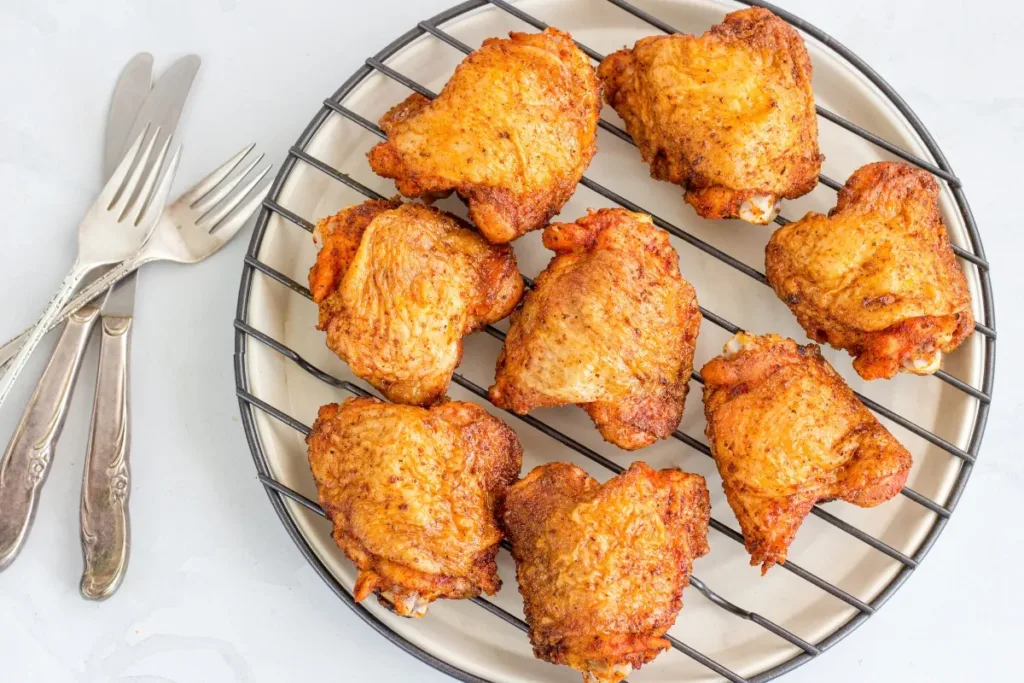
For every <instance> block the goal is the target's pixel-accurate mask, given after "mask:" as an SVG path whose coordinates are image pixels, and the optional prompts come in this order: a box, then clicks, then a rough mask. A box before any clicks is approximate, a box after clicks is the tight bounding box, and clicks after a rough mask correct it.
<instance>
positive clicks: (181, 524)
mask: <svg viewBox="0 0 1024 683" xmlns="http://www.w3.org/2000/svg"><path fill="white" fill-rule="evenodd" d="M779 1H780V2H781V4H782V5H783V6H784V7H786V8H787V9H789V10H791V11H794V12H795V13H796V14H798V15H801V16H803V17H804V18H806V19H808V20H809V21H811V22H812V23H814V24H816V25H818V26H819V27H821V28H822V29H824V30H825V31H827V32H829V33H831V34H832V35H833V36H835V37H836V38H837V39H839V40H840V41H842V42H843V43H845V44H846V45H847V46H849V47H850V48H852V49H853V50H854V51H855V52H856V53H858V54H859V55H860V56H861V57H863V58H864V59H865V60H866V61H867V62H868V63H869V64H871V65H872V66H873V67H874V68H876V69H877V70H878V71H879V72H880V73H881V74H882V75H883V76H884V77H885V78H886V79H887V80H888V81H889V82H890V83H891V84H892V85H893V86H894V87H895V88H896V90H897V91H899V92H900V93H901V94H902V95H903V96H904V98H905V99H906V100H907V101H908V102H909V103H910V105H911V106H912V107H913V108H914V110H915V111H916V112H917V113H918V115H919V116H920V117H921V119H922V120H923V121H924V122H925V124H926V125H927V126H928V128H929V129H930V130H931V132H932V133H933V135H934V136H935V137H936V139H937V140H938V141H939V143H940V145H941V146H942V148H943V149H944V151H945V152H946V155H947V157H948V158H949V159H950V162H951V163H952V165H953V167H954V169H955V170H956V172H957V174H958V175H959V176H960V178H961V179H963V181H964V185H965V188H966V191H967V195H968V197H969V199H970V201H971V206H972V208H973V209H974V213H975V215H976V217H977V219H978V224H979V225H980V228H981V231H982V234H983V236H984V240H985V246H986V248H987V250H988V255H989V259H990V261H991V262H992V273H993V275H992V277H993V283H994V289H995V294H996V299H997V301H998V303H999V305H1000V308H999V313H1000V320H999V335H1000V336H999V339H1000V344H999V346H1000V348H1001V349H1002V353H1001V354H1000V358H999V363H998V380H997V387H996V389H997V391H996V400H995V401H994V406H993V410H992V412H991V417H990V419H989V426H988V431H987V435H986V438H985V442H984V446H983V449H982V452H981V457H980V459H979V462H978V466H977V467H976V468H975V471H974V474H973V477H972V479H971V481H970V484H969V486H968V487H967V490H966V492H965V494H964V495H963V498H962V500H961V501H960V505H959V508H958V510H957V512H956V514H955V515H954V516H953V518H952V521H951V522H950V523H949V525H948V527H947V529H946V531H945V532H944V534H943V535H942V538H941V539H940V540H939V542H938V543H937V545H936V546H935V547H934V549H933V550H932V552H931V554H930V555H929V556H928V558H927V560H926V561H925V562H924V564H923V565H922V566H921V568H920V569H919V570H918V571H917V572H916V573H915V574H914V576H913V577H911V579H910V580H909V581H908V582H907V584H906V585H905V586H904V587H903V588H902V589H900V590H899V591H898V592H897V593H896V595H895V596H894V597H893V598H892V599H891V600H890V601H889V603H888V604H887V605H885V607H884V608H883V609H882V610H881V611H880V612H879V613H878V614H877V615H876V616H875V617H873V618H872V619H870V620H869V621H868V622H867V623H866V624H865V625H864V626H862V627H861V628H860V629H859V630H858V631H856V632H855V633H854V634H853V635H852V636H850V637H849V638H848V639H847V640H845V641H844V642H842V643H841V644H839V645H838V646H836V647H835V648H834V649H833V650H832V651H830V652H828V653H826V654H825V655H824V656H822V657H820V658H819V659H817V660H815V661H813V662H811V663H809V664H807V665H806V666H804V667H802V668H800V669H798V670H797V671H796V672H794V673H793V674H791V675H789V676H788V677H786V679H785V680H787V681H793V682H794V683H796V682H800V681H821V680H828V681H834V682H837V683H838V682H841V681H850V682H854V681H856V682H858V683H859V682H860V681H866V680H868V681H873V680H914V681H918V680H920V681H925V680H927V681H962V680H997V679H1002V680H1006V679H1008V678H1012V677H1013V675H1012V674H1010V672H1011V671H1014V670H1017V669H1018V667H1019V660H1018V659H1017V654H1015V653H1016V648H1017V647H1019V642H1018V641H1019V639H1020V638H1019V636H1020V634H1021V627H1020V614H1021V611H1022V609H1024V591H1022V590H1021V588H1020V582H1019V580H1018V578H1017V574H1018V568H1019V566H1020V565H1021V563H1022V561H1024V550H1022V548H1024V534H1022V531H1021V529H1022V525H1021V523H1020V521H1019V520H1018V518H1017V512H1019V510H1017V509H1016V506H1017V505H1018V504H1020V502H1021V501H1022V500H1024V459H1022V458H1021V456H1020V450H1019V449H1020V444H1021V441H1022V438H1021V436H1020V433H1019V432H1018V430H1019V429H1020V428H1021V420H1020V418H1019V413H1018V411H1019V410H1021V409H1022V407H1024V406H1022V403H1024V401H1022V396H1024V395H1022V393H1021V392H1020V391H1019V389H1018V386H1019V383H1021V382H1024V362H1022V360H1021V357H1020V356H1016V354H1015V353H1011V350H1012V349H1013V348H1014V347H1015V345H1016V344H1017V343H1020V342H1021V341H1022V337H1021V334H1020V333H1021V328H1022V325H1021V321H1020V320H1019V319H1016V318H1015V315H1014V312H1015V310H1016V306H1017V305H1018V304H1019V302H1020V301H1021V298H1024V278H1022V277H1021V272H1022V270H1024V266H1022V265H1020V264H1019V263H1018V261H1017V259H1019V258H1020V256H1021V255H1022V253H1024V249H1022V247H1024V237H1022V235H1024V230H1022V229H1021V228H1020V226H1019V225H1018V224H1017V222H1018V221H1019V216H1018V215H1017V211H1016V210H1014V209H1013V208H1012V207H1013V206H1015V204H1014V202H1015V201H1016V200H1017V199H1019V197H1017V192H1019V189H1018V188H1016V187H1015V186H1016V183H1017V182H1018V173H1019V167H1020V160H1021V158H1022V157H1024V143H1022V141H1024V80H1022V79H1021V78H1020V74H1019V65H1020V64H1021V63H1022V62H1024V50H1022V47H1021V45H1022V43H1021V39H1020V36H1019V29H1020V27H1021V26H1022V25H1024V6H1022V5H1020V4H1018V3H1015V2H1010V1H1009V0H1003V1H1002V2H999V1H998V0H997V1H996V2H992V3H989V5H988V6H986V7H985V8H984V9H981V8H980V7H979V6H974V8H973V9H968V5H967V4H966V3H963V2H959V1H955V0H904V1H903V2H899V3H893V2H888V1H887V0H861V1H860V2H843V3H839V2H828V3H824V2H820V1H816V0H779ZM452 2H454V0H373V2H372V7H373V10H372V12H370V11H367V10H366V9H363V8H365V7H367V6H368V4H369V3H356V2H348V1H345V0H342V1H338V2H322V1H319V0H291V1H290V2H269V0H268V1H265V2H256V1H254V0H219V1H217V2H213V1H212V0H179V1H178V2H157V1H155V0H147V1H145V2H142V1H132V0H104V1H99V0H97V1H94V2H67V1H64V2H58V1H55V0H0V64H3V65H4V66H3V68H2V69H0V92H3V93H4V96H3V105H2V107H0V205H2V206H3V207H4V208H5V210H6V211H7V213H6V215H5V216H6V217H5V218H4V219H3V220H2V221H0V236H2V239H3V248H2V249H0V288H2V289H0V291H2V292H3V294H2V299H0V301H2V316H0V336H5V337H6V336H8V335H10V334H12V333H14V332H16V331H17V330H19V329H21V327H22V326H23V325H24V324H25V323H26V321H28V320H30V318H31V317H32V316H33V315H34V314H35V313H36V312H37V311H38V310H40V309H41V308H42V306H43V304H44V303H45V301H46V297H47V296H48V295H49V294H50V293H51V292H52V291H53V290H54V288H55V287H56V285H57V283H58V281H59V278H60V276H61V275H62V274H63V272H64V269H65V268H66V266H67V264H68V262H69V259H70V253H71V250H72V247H73V244H74V242H73V226H74V225H77V219H78V218H79V217H80V215H81V214H82V212H83V211H84V209H85V208H86V207H87V206H88V204H89V203H90V201H91V198H92V196H93V193H94V192H95V191H96V190H97V188H98V182H99V166H100V158H101V153H102V152H101V149H102V142H101V140H102V130H103V125H104V121H105V117H106V110H107V105H108V102H109V97H110V92H111V89H112V87H113V82H114V78H115V77H116V75H117V74H118V72H119V70H120V69H121V67H122V66H123V64H124V63H125V61H126V60H127V59H128V58H129V57H130V56H131V55H132V54H134V53H136V52H139V51H143V50H148V51H150V52H152V53H153V54H154V55H155V56H156V57H157V62H158V68H159V67H162V66H166V64H167V63H169V61H170V59H172V58H173V57H176V56H179V55H181V54H183V53H185V52H197V53H199V54H200V55H202V57H203V59H204V66H203V69H202V71H201V73H200V75H199V79H198V81H197V84H196V87H195V89H194V90H193V93H192V99H191V101H190V104H189V108H188V110H187V111H186V115H185V117H184V118H183V122H182V126H181V128H180V129H179V133H180V137H181V139H183V140H184V142H185V145H186V154H185V157H184V162H183V164H182V169H181V172H180V173H179V179H178V185H179V186H180V187H185V186H186V185H187V184H188V183H190V182H192V181H194V180H195V179H197V178H198V177H199V176H200V175H202V172H203V171H204V170H205V169H208V168H211V167H212V166H214V165H215V163H216V162H218V161H220V160H221V159H223V158H225V157H226V156H227V155H228V154H230V153H232V152H234V151H235V150H236V149H237V148H240V147H241V146H242V145H243V144H245V143H247V142H250V141H255V142H258V143H259V145H260V147H261V148H262V149H263V150H265V151H267V152H268V154H269V156H270V157H271V158H273V159H274V160H275V161H279V160H280V159H282V158H283V156H284V153H285V151H286V150H287V148H288V146H289V145H290V144H291V143H292V142H293V141H294V139H295V138H296V137H297V136H298V133H299V131H300V130H301V129H302V128H303V127H304V126H305V125H306V123H307V121H308V120H309V118H310V116H311V114H312V112H313V111H314V110H315V109H316V108H317V107H318V106H319V103H320V102H321V100H322V99H323V98H324V97H325V96H326V95H328V94H329V93H331V92H333V91H334V89H335V88H336V87H337V85H338V84H339V83H340V81H341V80H342V79H343V78H345V77H347V76H348V74H349V73H351V72H352V71H353V70H354V69H355V68H356V67H357V66H358V65H359V64H360V63H361V62H362V60H363V58H364V57H365V56H366V55H368V54H370V53H372V52H375V51H376V50H378V49H379V48H380V47H382V46H383V45H384V44H386V43H387V42H389V41H390V40H391V39H392V38H393V37H394V36H396V35H398V33H400V32H401V31H404V30H406V29H407V28H409V27H411V26H412V25H413V24H414V23H415V21H417V20H419V19H421V18H426V17H427V16H430V15H431V14H433V13H435V12H437V11H439V10H441V9H443V8H444V7H446V6H448V5H450V4H452ZM353 6H354V7H355V8H356V9H353ZM1007 206H1010V207H1011V209H1009V210H1007V208H1006V207H1007ZM247 242H248V235H243V236H242V237H241V238H240V239H238V240H237V241H236V242H235V243H234V244H232V245H229V246H228V247H227V248H226V249H225V250H224V253H222V254H220V255H218V256H217V257H216V258H214V259H212V260H211V261H209V262H207V263H204V264H202V265H200V266H197V267H194V268H191V269H190V270H189V271H188V272H187V273H186V272H185V271H183V270H181V269H179V268H176V267H172V266H166V267H165V266H154V267H152V268H147V269H146V270H145V272H144V273H143V274H142V276H141V278H140V280H139V300H138V303H139V308H138V311H137V316H136V319H137V325H136V328H135V329H136V332H135V342H134V343H135V354H134V377H133V385H132V387H133V392H134V395H133V410H134V417H133V429H134V436H133V443H134V448H133V454H132V467H133V473H134V489H133V493H132V526H133V538H134V548H133V552H132V558H131V565H130V568H129V572H128V576H127V579H126V580H125V583H124V585H123V587H122V588H121V590H120V592H118V593H117V595H116V596H115V597H113V598H112V599H111V600H109V601H107V602H105V603H101V604H95V603H90V602H86V601H84V600H82V599H81V598H80V597H79V595H78V578H79V574H80V570H81V558H80V550H79V539H78V501H79V487H80V480H81V468H82V461H83V453H84V447H85V441H86V431H87V427H88V414H89V406H90V404H91V399H92V392H91V391H90V390H89V387H90V384H91V382H92V379H91V378H92V377H93V376H94V369H95V349H93V350H92V354H91V355H90V357H89V359H88V361H87V364H86V366H85V368H84V370H83V377H85V378H87V379H85V381H84V383H83V385H82V387H81V388H80V390H79V391H78V393H77V395H76V396H75V399H74V404H73V406H72V411H71V416H70V418H69V420H68V424H67V426H66V427H65V430H64V435H63V438H62V440H61V442H60V446H59V449H58V453H57V456H56V460H55V463H54V466H53V468H52V471H51V474H50V478H49V481H48V482H47V484H46V487H45V490H44V492H43V500H42V504H41V506H40V508H39V513H38V517H37V520H36V523H35V527H34V529H33V532H32V534H31V537H30V539H29V541H28V543H27V547H26V548H25V550H24V552H23V553H22V555H21V556H20V557H19V558H18V560H17V561H16V562H15V563H14V564H13V565H12V566H11V567H10V568H9V569H8V570H7V571H5V572H3V573H2V574H0V672H2V673H0V679H2V680H4V681H17V682H22V681H26V682H27V681H40V682H42V681H45V682H46V683H58V682H61V681H109V680H132V681H177V682H193V681H194V682H206V681H218V682H220V681H282V680H283V681H307V680H308V681H312V680H362V681H399V680H404V681H408V680H413V681H443V680H447V679H446V678H445V677H444V676H442V675H441V674H438V673H436V672H434V671H433V670H431V669H429V668H427V667H426V666H425V665H423V664H420V663H419V662H417V661H416V660H414V659H413V658H412V657H410V656H408V655H405V654H403V653H402V652H400V651H399V650H397V649H396V648H394V647H393V646H392V645H390V644H389V643H388V642H387V641H386V640H385V639H383V638H382V637H380V636H378V635H377V634H375V633H373V632H372V631H371V630H370V629H369V628H367V627H366V626H365V625H364V624H363V623H362V622H361V621H360V620H359V619H358V618H357V617H356V616H355V615H354V614H352V613H350V612H349V611H348V609H346V608H345V607H344V606H343V605H342V604H341V603H340V602H338V601H337V600H336V599H335V598H334V597H333V595H332V594H331V593H330V592H329V590H328V589H327V587H326V586H325V585H324V584H323V583H322V582H321V581H320V579H319V578H318V577H317V576H316V575H315V574H314V572H313V570H312V569H310V568H309V567H308V566H307V565H306V563H305V561H304V560H303V559H302V557H301V556H300V555H299V553H298V552H297V551H296V549H295V547H294V546H293V544H292V542H291V541H290V540H289V539H288V537H287V536H286V534H285V532H284V530H283V528H282V527H281V525H280V524H279V523H278V520H277V518H276V516H275V515H274V513H273V511H272V509H271V507H270V506H269V505H268V504H267V500H266V497H265V495H264V493H263V490H262V487H261V486H260V485H259V483H258V482H257V481H256V478H255V473H254V470H253V466H252V462H251V460H250V456H249V452H248V450H247V448H246V445H245V441H244V438H243V434H242V428H241V425H240V423H239V417H238V407H237V403H236V401H235V398H234V377H233V371H232V365H231V356H232V351H233V347H232V344H233V335H232V328H231V320H232V318H233V316H234V308H235V300H236V295H237V288H238V275H239V273H240V268H241V265H240V264H241V258H242V254H243V251H244V249H245V246H246V243H247ZM186 275H187V277H186ZM1019 297H1020V298H1019ZM40 355H41V356H42V357H45V354H40ZM37 368H38V366H37ZM22 384H24V383H22ZM22 391H23V392H24V387H22ZM23 398H24V396H23V395H22V396H21V400H23ZM18 403H19V396H15V400H12V401H11V403H10V405H9V406H5V409H4V411H3V414H2V415H0V434H3V435H7V434H9V433H10V431H11V429H12V427H13V424H14V422H15V419H16V415H15V414H13V413H16V412H17V411H15V410H12V409H11V408H10V406H11V405H13V406H17V405H18ZM5 441H6V438H5Z"/></svg>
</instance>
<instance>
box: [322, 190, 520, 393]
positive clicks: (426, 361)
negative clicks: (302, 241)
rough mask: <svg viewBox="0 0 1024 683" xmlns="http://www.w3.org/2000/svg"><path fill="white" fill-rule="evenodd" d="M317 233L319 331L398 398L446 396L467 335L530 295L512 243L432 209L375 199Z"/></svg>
mask: <svg viewBox="0 0 1024 683" xmlns="http://www.w3.org/2000/svg"><path fill="white" fill-rule="evenodd" d="M314 236H315V238H316V239H317V240H318V241H319V242H320V243H321V244H322V247H321V249H320V253H319V254H318V256H317V261H316V264H315V265H314V266H313V268H312V269H311V270H310V272H309V288H310V290H311V292H312V294H313V301H315V302H316V303H317V304H319V306H320V321H319V324H318V329H321V330H324V331H326V332H327V346H328V347H329V348H330V349H331V350H332V351H333V352H334V353H336V354H337V355H338V356H339V357H340V358H341V359H342V360H344V361H346V362H347V363H348V364H349V367H350V368H351V369H352V372H354V373H355V374H356V375H358V376H359V377H361V378H363V379H365V380H366V381H368V382H369V383H370V384H372V385H373V386H375V387H376V388H377V389H379V390H380V391H381V393H383V394H384V395H385V396H386V397H387V398H388V399H390V400H392V401H396V402H399V403H410V404H415V405H430V404H432V403H436V402H437V401H439V400H441V399H442V398H443V397H444V395H445V392H447V390H448V385H449V383H450V382H451V377H452V373H453V372H454V371H455V368H456V367H457V366H458V365H459V362H460V360H461V359H462V337H463V336H464V335H466V334H469V333H471V332H474V331H476V330H479V329H481V328H483V327H485V326H486V325H489V324H491V323H493V322H497V321H498V320H500V319H502V318H504V317H505V316H507V315H508V314H509V313H510V312H511V311H512V309H513V308H514V307H515V305H516V304H517V303H518V301H519V299H520V297H521V296H522V293H523V280H522V276H521V275H520V274H519V270H518V269H517V268H516V259H515V254H514V253H513V252H512V249H511V248H510V247H508V246H497V245H493V244H490V243H489V242H487V240H485V239H484V238H483V237H481V236H480V234H479V233H478V232H476V231H475V230H474V229H473V228H472V227H471V226H470V225H468V224H467V223H465V222H463V221H461V220H459V219H458V218H456V217H455V216H452V215H451V214H448V213H445V212H443V211H439V210H438V209H435V208H432V207H427V206H423V205H421V204H402V203H401V202H400V201H397V200H391V201H385V200H369V201H366V202H363V203H362V204H358V205H356V206H351V207H348V208H346V209H342V210H341V211H340V212H338V213H337V214H336V215H334V216H331V217H330V218H325V219H324V220H322V221H320V223H319V224H318V225H317V227H316V230H315V232H314Z"/></svg>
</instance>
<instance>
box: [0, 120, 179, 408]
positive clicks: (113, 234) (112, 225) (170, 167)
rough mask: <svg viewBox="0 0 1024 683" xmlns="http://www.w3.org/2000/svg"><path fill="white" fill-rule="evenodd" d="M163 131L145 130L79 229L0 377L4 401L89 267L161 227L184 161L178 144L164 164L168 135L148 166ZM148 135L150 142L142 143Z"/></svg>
mask: <svg viewBox="0 0 1024 683" xmlns="http://www.w3.org/2000/svg"><path fill="white" fill-rule="evenodd" d="M159 132H160V131H159V129H157V130H156V131H154V132H153V135H152V136H147V133H148V130H143V132H142V134H141V135H139V137H138V139H136V140H135V142H134V143H133V144H132V146H131V148H130V149H129V150H128V152H127V153H126V154H125V157H124V160H123V161H122V162H121V164H120V165H119V166H118V167H117V170H116V171H114V175H113V176H111V178H110V180H109V181H108V182H107V184H106V186H104V188H103V190H102V192H100V196H99V197H98V198H97V199H96V202H95V203H94V204H93V205H92V207H91V208H90V209H89V212H88V213H87V214H86V216H85V219H84V220H83V221H82V224H81V225H80V226H79V227H78V255H77V256H76V257H75V260H74V262H73V263H72V264H71V268H70V270H68V274H67V275H66V276H65V277H64V281H63V282H62V283H61V285H60V287H59V288H58V289H57V293H56V294H55V295H54V297H53V299H52V300H51V301H50V303H49V304H48V305H47V307H46V310H45V311H44V312H43V315H42V316H40V318H39V320H38V321H37V322H36V324H35V326H34V327H32V328H31V329H30V330H29V332H28V336H27V338H26V339H25V343H24V344H23V345H22V347H21V349H20V350H19V351H18V355H17V356H15V358H14V361H13V363H12V366H11V369H10V370H9V371H8V372H7V374H6V375H5V376H4V377H3V379H2V380H0V383H2V384H0V405H2V404H3V402H4V401H5V400H6V399H7V396H8V395H9V394H10V391H11V387H12V386H14V383H15V381H17V379H18V375H20V374H21V371H22V370H23V369H24V367H25V363H26V362H27V361H28V357H29V356H31V355H32V352H33V351H35V349H36V347H37V346H38V345H39V341H40V340H41V339H42V338H43V335H44V334H46V332H47V331H48V330H49V329H50V327H52V324H53V322H54V321H55V320H56V319H57V318H58V317H59V315H60V313H61V311H62V310H63V308H64V305H65V304H66V303H67V302H68V300H69V299H70V298H71V296H72V294H73V293H74V291H75V288H76V287H77V286H78V285H79V283H81V282H82V280H83V279H84V278H85V276H86V275H88V274H89V271H91V270H93V269H94V268H97V267H99V266H105V265H109V264H112V263H117V262H119V261H123V260H124V259H127V258H130V257H131V256H132V255H133V254H135V253H137V252H138V251H139V249H140V248H141V247H142V245H143V244H144V243H145V242H146V240H147V239H149V236H150V235H151V234H152V232H153V230H154V229H155V228H156V225H157V220H158V219H159V218H160V214H161V212H162V211H163V209H164V204H165V203H166V202H167V195H168V194H169V193H170V191H171V183H172V182H173V181H174V174H175V172H176V171H177V169H178V161H179V160H180V159H181V146H178V148H177V149H176V150H175V152H174V154H173V155H172V156H171V160H170V162H169V163H168V164H167V168H166V169H165V168H164V159H165V157H166V155H167V150H168V148H169V147H170V145H171V139H170V138H167V139H166V141H165V142H164V144H163V145H162V146H161V148H160V150H159V152H157V157H156V162H155V163H153V164H152V165H149V160H150V158H151V155H152V153H153V148H154V146H155V142H156V139H157V136H158V135H159ZM147 137H148V138H149V141H148V142H147V143H146V144H145V145H143V142H145V140H146V138H147ZM147 169H148V170H147Z"/></svg>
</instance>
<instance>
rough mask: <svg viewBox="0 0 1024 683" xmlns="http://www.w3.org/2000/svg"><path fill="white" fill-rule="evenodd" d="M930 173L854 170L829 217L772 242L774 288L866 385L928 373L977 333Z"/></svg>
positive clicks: (891, 165)
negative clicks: (844, 355)
mask: <svg viewBox="0 0 1024 683" xmlns="http://www.w3.org/2000/svg"><path fill="white" fill-rule="evenodd" d="M938 199H939V186H938V183H936V182H935V179H934V178H933V177H932V176H931V175H930V174H929V173H927V172H926V171H922V170H920V169H917V168H913V167H912V166H908V165H907V164H904V163H898V162H879V163H875V164H868V165H867V166H864V167H862V168H860V169H858V170H857V171H855V172H854V174H853V175H852V176H850V179H849V180H847V181H846V185H844V186H843V188H842V189H841V190H840V191H839V200H838V202H837V203H836V207H835V208H834V209H832V211H830V212H829V214H828V216H827V217H826V216H823V215H821V214H818V213H809V214H807V215H806V216H804V218H802V219H801V220H799V221H795V222H793V223H790V224H789V225H786V226H784V227H783V228H781V229H780V230H778V231H776V233H775V234H774V235H772V238H771V240H770V241H769V242H768V247H767V249H766V250H765V268H766V274H767V276H768V282H769V283H770V284H771V286H772V287H773V288H774V289H775V292H776V294H778V295H779V298H780V299H782V300H783V301H784V302H785V303H786V305H787V306H789V308H790V310H792V311H793V313H794V314H795V315H796V317H797V320H798V321H799V322H800V325H801V326H802V327H803V328H804V329H805V330H806V331H807V335H808V336H809V337H811V338H812V339H814V340H815V341H818V342H827V343H829V344H830V345H832V346H834V347H836V348H840V349H846V350H847V351H849V353H850V355H851V356H855V359H854V361H853V367H854V369H855V370H856V371H857V374H859V375H860V376H861V377H863V378H864V379H878V378H886V379H888V378H891V377H893V376H895V375H896V373H898V372H900V371H901V370H906V371H908V372H912V373H914V374H918V375H930V374H932V373H934V372H935V371H936V370H938V369H939V366H940V364H941V362H942V354H943V353H949V352H950V351H953V350H954V349H956V348H957V347H958V346H959V345H960V343H961V342H963V340H964V339H966V338H967V337H968V336H969V335H970V334H971V332H973V331H974V314H973V313H972V311H971V295H970V292H968V290H967V280H966V279H965V278H964V274H963V271H962V270H961V269H960V264H959V263H957V260H956V255H955V254H954V253H953V248H952V247H951V246H950V243H949V236H948V235H947V234H946V227H945V225H944V224H943V222H942V215H941V214H940V212H939V204H938Z"/></svg>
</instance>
